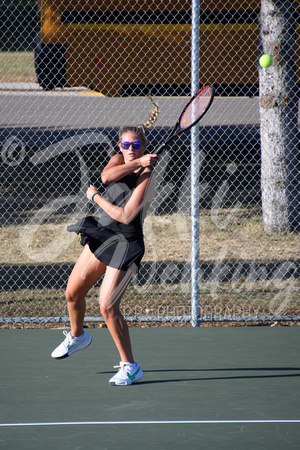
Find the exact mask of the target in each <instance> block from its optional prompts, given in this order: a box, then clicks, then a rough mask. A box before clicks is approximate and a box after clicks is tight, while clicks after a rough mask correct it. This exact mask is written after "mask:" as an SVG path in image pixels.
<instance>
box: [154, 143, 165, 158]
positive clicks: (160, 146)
mask: <svg viewBox="0 0 300 450" xmlns="http://www.w3.org/2000/svg"><path fill="white" fill-rule="evenodd" d="M165 146H166V143H165V142H163V143H162V144H160V145H159V146H158V147H157V149H155V152H154V153H155V154H156V155H159V154H160V153H161V152H162V151H163V150H164V148H165Z"/></svg>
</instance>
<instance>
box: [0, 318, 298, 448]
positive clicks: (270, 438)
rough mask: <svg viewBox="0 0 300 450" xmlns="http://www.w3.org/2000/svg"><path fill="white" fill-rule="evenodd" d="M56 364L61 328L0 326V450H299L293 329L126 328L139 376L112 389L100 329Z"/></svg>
mask: <svg viewBox="0 0 300 450" xmlns="http://www.w3.org/2000/svg"><path fill="white" fill-rule="evenodd" d="M89 332H90V333H91V334H92V336H93V342H92V345H91V346H90V347H88V348H87V349H85V350H83V351H80V352H77V353H75V354H73V355H72V356H71V357H69V358H66V359H64V360H53V359H52V358H51V357H50V354H51V352H52V350H53V349H54V348H55V347H56V346H57V345H58V344H59V343H60V342H61V341H62V340H63V338H64V336H63V334H62V330H57V329H56V330H49V329H48V330H45V329H44V330H32V329H26V330H4V329H1V330H0V336H1V408H0V449H30V450H34V449H43V450H44V449H51V450H52V449H55V450H60V449H72V450H76V449H87V450H90V449H143V450H146V449H153V448H157V449H205V450H207V449H212V450H216V449H222V450H223V449H231V450H246V449H255V450H262V449H272V450H273V449H280V450H286V449H299V448H300V352H299V338H300V327H297V326H295V327H287V326H282V327H258V326H251V327H207V328H206V327H200V328H191V327H167V328H164V327H150V328H136V327H133V328H131V329H130V333H131V337H132V342H133V349H134V353H135V358H136V360H137V361H138V362H139V364H140V365H141V367H142V369H143V370H144V378H143V379H142V380H141V381H140V382H139V383H137V384H135V385H132V386H126V387H116V386H110V385H109V383H108V380H109V378H110V377H111V376H112V374H113V373H114V372H115V371H116V369H114V368H113V366H114V365H116V364H118V362H119V361H118V353H117V351H116V349H115V347H114V343H113V341H112V339H111V337H110V334H109V332H108V330H107V329H105V328H95V329H91V330H89Z"/></svg>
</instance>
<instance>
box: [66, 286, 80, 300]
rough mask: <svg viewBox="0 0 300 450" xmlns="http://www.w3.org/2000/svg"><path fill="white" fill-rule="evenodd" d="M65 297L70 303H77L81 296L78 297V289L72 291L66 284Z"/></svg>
mask: <svg viewBox="0 0 300 450" xmlns="http://www.w3.org/2000/svg"><path fill="white" fill-rule="evenodd" d="M66 299H67V301H68V302H70V303H77V302H79V301H81V298H79V295H78V291H74V290H73V289H72V288H70V287H69V286H67V288H66Z"/></svg>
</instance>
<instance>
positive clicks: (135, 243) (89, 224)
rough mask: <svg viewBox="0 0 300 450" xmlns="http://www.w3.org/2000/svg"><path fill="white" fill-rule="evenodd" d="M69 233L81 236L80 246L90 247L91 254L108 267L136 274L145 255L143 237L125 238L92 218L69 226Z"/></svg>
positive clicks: (89, 217) (86, 218)
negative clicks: (131, 271)
mask: <svg viewBox="0 0 300 450" xmlns="http://www.w3.org/2000/svg"><path fill="white" fill-rule="evenodd" d="M67 230H68V231H71V232H75V233H77V234H80V235H81V240H80V244H81V245H83V246H84V245H86V244H87V245H88V246H89V248H90V250H91V252H92V253H93V254H94V255H95V256H96V258H97V259H99V261H101V262H103V263H104V264H105V265H106V266H109V267H114V268H115V269H119V270H124V271H127V270H128V269H131V270H133V271H134V272H136V271H137V270H138V269H139V266H140V262H141V259H142V257H143V255H144V253H145V245H144V241H143V239H142V238H141V237H139V238H137V237H136V236H131V237H128V236H126V237H125V236H124V235H123V234H122V233H117V232H115V231H112V230H110V229H109V228H106V227H103V226H101V225H100V224H99V222H98V220H96V219H95V218H94V217H92V216H88V217H85V218H84V219H81V220H80V221H79V222H77V223H76V224H74V225H69V226H68V228H67Z"/></svg>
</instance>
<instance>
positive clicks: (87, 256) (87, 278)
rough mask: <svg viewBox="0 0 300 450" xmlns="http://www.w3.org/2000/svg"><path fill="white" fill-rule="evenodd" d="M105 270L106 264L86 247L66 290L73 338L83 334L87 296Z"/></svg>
mask: <svg viewBox="0 0 300 450" xmlns="http://www.w3.org/2000/svg"><path fill="white" fill-rule="evenodd" d="M105 269H106V266H105V264H103V263H102V262H101V261H99V260H98V259H97V258H96V257H95V256H94V255H93V253H92V252H91V251H90V249H89V247H88V246H87V245H86V246H85V247H84V249H83V251H82V253H81V255H80V256H79V258H78V261H77V263H76V264H75V266H74V268H73V270H72V273H71V275H70V277H69V281H68V284H67V289H66V298H67V301H68V310H69V317H70V322H71V335H72V336H73V337H79V336H81V335H82V333H83V320H84V315H85V309H86V304H85V296H86V294H87V293H88V291H89V290H90V289H91V287H92V286H93V285H94V284H95V283H96V282H97V281H98V280H99V278H100V277H101V276H102V275H103V273H104V272H105Z"/></svg>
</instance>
